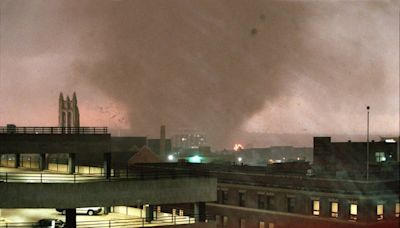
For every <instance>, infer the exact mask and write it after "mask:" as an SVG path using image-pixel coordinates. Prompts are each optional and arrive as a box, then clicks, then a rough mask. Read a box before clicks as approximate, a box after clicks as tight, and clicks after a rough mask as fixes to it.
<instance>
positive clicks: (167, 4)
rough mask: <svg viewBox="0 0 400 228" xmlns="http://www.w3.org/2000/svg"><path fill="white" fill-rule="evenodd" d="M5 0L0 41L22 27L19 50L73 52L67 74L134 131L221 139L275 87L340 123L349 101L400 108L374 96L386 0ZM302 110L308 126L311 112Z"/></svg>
mask: <svg viewBox="0 0 400 228" xmlns="http://www.w3.org/2000/svg"><path fill="white" fill-rule="evenodd" d="M6 2H7V4H3V7H2V8H4V7H5V5H8V6H7V10H6V13H8V14H12V16H13V17H15V18H16V19H15V21H18V22H19V23H17V28H18V29H17V30H16V31H17V32H16V33H13V34H14V36H7V39H9V40H10V42H9V43H11V44H13V45H17V44H18V45H20V44H21V42H17V44H15V43H14V42H11V40H13V39H15V40H17V41H20V40H19V39H21V38H20V37H17V36H18V35H24V33H26V30H29V31H30V35H31V36H28V37H32V38H33V40H30V41H29V42H28V44H31V45H27V47H28V48H27V49H26V50H27V51H28V52H29V53H32V54H33V55H35V54H37V53H39V52H46V51H55V52H57V50H59V49H61V50H63V51H66V52H71V53H73V55H74V56H75V57H74V58H75V61H74V63H73V64H71V68H70V69H71V77H69V78H68V83H69V84H70V85H77V84H83V85H85V86H87V88H88V90H93V91H96V90H100V91H102V92H103V93H105V94H106V95H108V96H110V97H112V98H113V99H114V100H115V101H118V102H121V103H122V104H123V105H125V106H126V107H127V109H128V118H129V120H130V124H131V126H130V128H131V130H132V133H135V134H147V135H155V133H156V132H158V130H157V128H158V126H159V125H160V124H166V125H167V127H168V129H169V130H171V131H174V130H177V129H179V128H183V127H184V128H196V129H199V130H200V131H204V132H205V133H206V134H207V136H208V138H209V139H210V141H211V144H212V145H216V146H226V145H230V144H232V143H233V141H232V140H234V138H235V137H238V135H240V134H243V131H242V129H243V125H244V124H245V123H246V121H248V120H249V119H250V118H251V117H253V116H254V115H257V113H259V112H260V111H262V110H263V109H268V108H269V107H274V106H276V105H277V102H281V100H282V99H281V98H282V97H295V96H301V98H303V99H305V100H307V101H309V103H310V104H311V105H310V106H309V107H307V111H309V112H312V113H317V114H315V115H318V116H325V118H326V120H327V121H328V122H329V121H337V123H334V125H335V127H339V128H340V126H343V125H347V124H348V123H349V122H351V120H349V119H346V117H344V119H343V118H342V119H341V118H339V119H338V118H336V119H335V116H339V114H343V116H346V113H351V112H352V109H353V106H352V105H351V104H355V103H358V104H360V105H362V106H363V105H364V104H365V103H366V102H370V103H369V104H371V103H373V104H374V105H375V104H376V105H375V106H374V107H377V108H376V110H378V111H377V112H380V111H381V112H382V113H386V112H390V115H392V114H393V110H395V111H398V110H397V109H391V108H389V109H387V106H391V105H393V102H392V101H393V100H390V101H386V100H385V99H384V98H385V97H389V96H393V94H392V93H389V92H387V91H388V90H387V89H385V86H386V85H387V83H388V82H393V81H395V80H397V79H394V77H396V78H397V75H394V74H393V73H394V71H396V70H393V68H395V67H393V64H396V63H397V62H394V63H393V61H396V60H394V58H398V57H397V56H398V55H397V53H398V52H397V51H393V50H392V49H395V48H396V47H397V48H398V46H397V44H393V42H394V41H395V40H396V39H398V31H397V32H396V29H398V26H396V25H397V15H396V10H397V9H398V2H396V1H380V2H378V1H352V2H337V1H330V2H313V1H310V2H308V1H301V2H300V1H123V0H121V1H90V0H85V1H33V2H34V3H35V4H32V3H31V2H29V3H28V2H27V1H17V3H15V1H14V2H11V1H6ZM18 3H19V4H21V5H23V8H22V9H21V8H19V4H18ZM32 7H33V8H32ZM9 10H10V11H9ZM3 12H5V11H4V10H3ZM21 16H23V17H25V20H21V19H20V18H19V17H21ZM14 25H15V24H14ZM10 26H12V25H10ZM3 30H4V27H3ZM18 31H23V32H21V33H18ZM15 34H16V35H15ZM25 35H26V34H25ZM22 43H23V42H22ZM71 43H72V44H73V45H72V44H71ZM9 49H10V50H13V48H9ZM14 49H17V50H21V49H20V48H14ZM388 51H389V53H387V52H388ZM14 54H15V53H14ZM17 54H18V53H17ZM388 56H389V58H388ZM391 57H393V58H391ZM388 59H389V60H388ZM387 65H389V67H388V66H387ZM388 68H389V69H390V70H389V71H387V69H388ZM397 70H398V69H397ZM396 72H397V71H396ZM71 87H72V86H71ZM299 91H300V92H299ZM371 91H379V92H371ZM389 91H391V92H392V91H393V90H389ZM280 105H281V104H280ZM388 110H389V111H388ZM301 117H302V113H293V114H291V115H290V116H288V118H290V119H298V118H301ZM268 119H269V117H267V119H266V122H267V123H268V124H270V125H276V126H279V124H280V123H279V122H280V121H277V122H274V123H271V122H268ZM275 119H276V118H275ZM301 121H303V122H304V123H303V125H304V128H307V125H310V123H311V122H312V121H315V120H313V119H306V120H305V119H303V120H301ZM318 130H320V131H325V132H329V130H330V129H328V128H326V127H323V128H322V129H318ZM291 131H292V129H290V126H288V127H287V128H285V129H281V133H282V132H283V133H287V132H291ZM238 132H239V133H238Z"/></svg>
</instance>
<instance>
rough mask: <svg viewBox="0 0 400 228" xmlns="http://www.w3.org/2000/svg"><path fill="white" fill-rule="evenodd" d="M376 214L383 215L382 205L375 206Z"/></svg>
mask: <svg viewBox="0 0 400 228" xmlns="http://www.w3.org/2000/svg"><path fill="white" fill-rule="evenodd" d="M376 214H377V215H383V205H382V204H380V205H377V206H376Z"/></svg>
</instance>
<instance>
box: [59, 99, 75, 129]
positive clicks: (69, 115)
mask: <svg viewBox="0 0 400 228" xmlns="http://www.w3.org/2000/svg"><path fill="white" fill-rule="evenodd" d="M58 126H59V127H79V126H80V124H79V109H78V101H77V99H76V94H75V92H74V94H73V95H72V100H71V99H70V98H69V96H67V99H65V100H64V96H63V94H62V93H60V97H59V99H58Z"/></svg>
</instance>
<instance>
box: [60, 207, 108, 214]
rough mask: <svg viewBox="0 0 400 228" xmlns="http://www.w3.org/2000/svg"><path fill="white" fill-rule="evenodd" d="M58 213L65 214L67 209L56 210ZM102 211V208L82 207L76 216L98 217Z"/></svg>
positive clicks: (77, 210) (78, 209)
mask: <svg viewBox="0 0 400 228" xmlns="http://www.w3.org/2000/svg"><path fill="white" fill-rule="evenodd" d="M56 210H57V211H58V212H61V213H62V214H65V211H66V209H60V208H57V209H56ZM101 211H102V208H101V207H81V208H76V214H87V215H97V214H99V213H100V212H101Z"/></svg>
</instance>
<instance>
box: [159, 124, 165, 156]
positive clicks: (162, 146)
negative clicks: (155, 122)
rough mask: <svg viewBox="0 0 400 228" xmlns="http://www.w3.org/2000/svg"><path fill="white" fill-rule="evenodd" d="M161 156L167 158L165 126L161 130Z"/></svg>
mask: <svg viewBox="0 0 400 228" xmlns="http://www.w3.org/2000/svg"><path fill="white" fill-rule="evenodd" d="M160 156H161V158H162V159H164V158H165V125H161V128H160Z"/></svg>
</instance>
